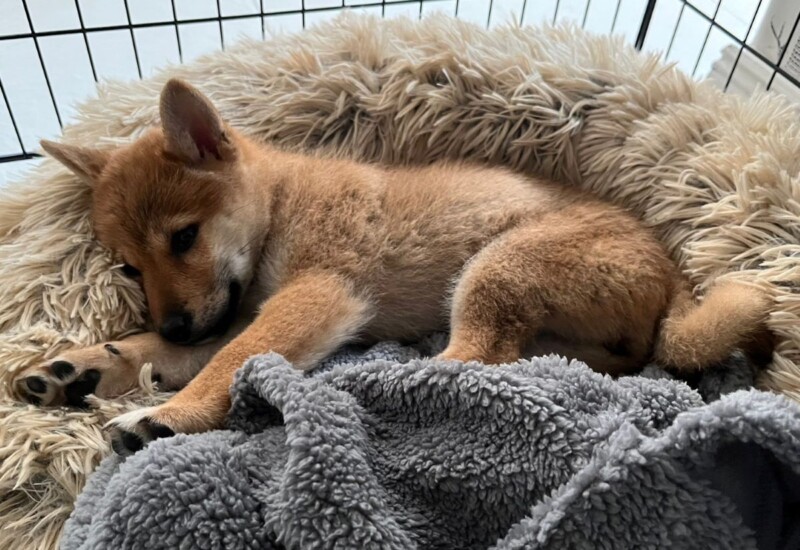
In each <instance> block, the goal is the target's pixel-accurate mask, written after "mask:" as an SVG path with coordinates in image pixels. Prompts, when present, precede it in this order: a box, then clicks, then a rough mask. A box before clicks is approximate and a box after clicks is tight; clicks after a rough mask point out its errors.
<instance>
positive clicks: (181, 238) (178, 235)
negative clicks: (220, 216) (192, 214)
mask: <svg viewBox="0 0 800 550" xmlns="http://www.w3.org/2000/svg"><path fill="white" fill-rule="evenodd" d="M197 231H198V226H197V224H196V223H193V224H192V225H188V226H186V227H184V228H183V229H181V230H180V231H176V232H175V233H173V234H172V242H171V243H170V246H171V247H172V253H173V254H175V255H176V256H177V255H179V254H184V253H186V252H188V251H189V249H190V248H192V246H193V245H194V241H195V239H197Z"/></svg>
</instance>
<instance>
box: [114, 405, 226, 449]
mask: <svg viewBox="0 0 800 550" xmlns="http://www.w3.org/2000/svg"><path fill="white" fill-rule="evenodd" d="M179 396H180V394H178V395H177V396H175V397H173V398H172V399H171V400H170V401H167V402H166V403H164V404H163V405H157V406H155V407H147V408H144V409H139V410H136V411H132V412H129V413H126V414H123V415H120V416H118V417H117V418H115V419H114V420H112V421H111V422H109V423H108V426H109V427H110V428H111V429H112V433H111V445H112V447H113V449H114V451H115V452H116V453H117V454H119V455H121V456H128V455H131V454H133V453H135V452H137V451H139V450H141V449H142V448H144V447H145V446H146V445H147V444H148V443H150V442H151V441H153V440H154V439H159V438H162V437H171V436H173V435H175V434H176V433H198V432H206V431H209V430H213V429H216V428H221V427H222V425H223V424H224V422H225V414H226V413H227V408H220V407H219V406H215V405H214V402H213V400H209V401H206V402H196V401H189V402H187V401H185V400H182V399H179Z"/></svg>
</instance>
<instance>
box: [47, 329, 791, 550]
mask: <svg viewBox="0 0 800 550" xmlns="http://www.w3.org/2000/svg"><path fill="white" fill-rule="evenodd" d="M423 353H424V350H423ZM232 392H233V407H232V410H231V413H230V417H229V429H228V430H222V431H216V432H211V433H206V434H200V435H191V436H185V435H178V436H176V437H173V438H169V439H164V440H157V441H155V442H153V443H151V444H150V445H149V446H148V447H147V448H146V449H145V450H143V451H141V452H139V453H137V454H135V455H134V456H132V457H130V458H128V459H127V460H125V461H121V460H120V459H119V458H117V457H110V458H108V459H106V460H105V461H104V463H103V464H102V465H101V467H100V468H99V470H98V471H97V472H96V473H95V474H94V475H93V477H92V478H91V479H90V481H89V484H88V486H87V488H86V490H85V491H84V492H83V494H82V495H81V497H80V498H79V499H78V503H77V507H76V509H75V512H74V513H73V515H72V516H71V518H70V520H69V521H68V523H67V527H66V530H65V534H64V538H63V539H62V548H63V549H64V550H78V549H90V548H91V549H107V548H118V549H122V548H136V549H157V548H225V549H230V548H281V547H285V548H299V549H307V548H402V549H408V548H487V547H492V546H494V547H496V548H503V549H511V548H554V549H555V548H557V549H564V548H613V549H620V548H682V549H691V548H698V549H701V548H702V549H709V548H731V549H734V548H735V549H748V548H753V549H755V548H759V549H761V550H764V549H787V550H788V549H790V548H798V547H800V408H798V406H797V405H796V404H794V403H793V402H790V401H789V400H788V399H785V398H783V397H780V396H777V395H772V394H767V393H763V392H758V391H755V390H751V391H739V392H735V393H732V394H728V395H726V396H724V397H722V399H720V400H718V401H716V402H714V403H712V404H708V405H705V404H704V403H703V401H702V399H701V398H700V395H699V394H698V393H696V392H695V391H694V390H692V389H690V388H689V387H688V386H687V385H685V384H683V383H681V382H677V381H672V380H665V379H660V380H652V379H648V378H645V377H628V378H622V379H618V380H614V379H612V378H610V377H607V376H602V375H600V374H597V373H594V372H593V371H591V370H589V369H588V368H587V367H586V366H585V365H583V364H580V363H577V362H572V363H567V362H566V360H563V359H560V358H557V357H548V358H540V359H534V360H531V361H521V362H520V363H518V364H514V365H506V366H502V367H487V366H484V365H479V364H466V365H463V364H457V363H446V362H435V361H432V360H429V359H424V358H422V355H421V354H420V350H419V349H415V348H411V347H401V346H399V345H395V344H381V345H379V346H377V347H375V348H372V349H370V350H368V351H366V352H362V353H360V354H357V353H355V352H345V353H342V354H339V355H338V356H336V357H334V358H332V359H331V360H330V361H328V363H327V365H326V366H325V367H323V368H322V369H321V371H320V372H318V373H316V374H314V375H310V376H309V375H306V374H304V373H302V372H299V371H297V370H295V369H293V368H292V367H291V365H289V364H287V363H286V362H285V361H284V360H283V359H282V358H281V357H280V356H278V355H275V354H270V355H264V356H259V357H255V358H253V359H251V360H250V361H249V362H248V363H246V365H245V366H244V367H243V368H242V369H241V370H240V371H239V373H238V374H237V377H236V382H235V384H234V386H233V389H232Z"/></svg>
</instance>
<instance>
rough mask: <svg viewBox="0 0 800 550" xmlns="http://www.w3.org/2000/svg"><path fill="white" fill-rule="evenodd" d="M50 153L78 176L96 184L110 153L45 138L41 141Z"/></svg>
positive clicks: (43, 147) (91, 183) (90, 183)
mask: <svg viewBox="0 0 800 550" xmlns="http://www.w3.org/2000/svg"><path fill="white" fill-rule="evenodd" d="M39 143H40V144H41V146H42V149H44V150H45V151H46V152H47V154H48V155H50V156H51V157H53V158H54V159H56V160H57V161H58V162H60V163H61V164H63V165H64V166H66V167H67V168H69V169H70V170H71V171H72V172H73V173H74V174H75V175H76V176H78V177H80V178H81V179H83V180H84V181H86V182H87V183H88V184H89V185H94V184H95V183H96V182H97V180H98V179H99V178H100V174H101V173H102V172H103V168H105V166H106V163H107V162H108V158H109V156H110V153H109V152H108V151H101V150H100V149H90V148H88V147H77V146H75V145H67V144H66V143H57V142H55V141H49V140H46V139H43V140H42V141H40V142H39Z"/></svg>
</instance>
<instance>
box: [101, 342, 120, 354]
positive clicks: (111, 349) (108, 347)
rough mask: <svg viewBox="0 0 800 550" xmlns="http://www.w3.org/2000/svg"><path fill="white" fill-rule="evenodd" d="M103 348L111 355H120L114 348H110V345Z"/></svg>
mask: <svg viewBox="0 0 800 550" xmlns="http://www.w3.org/2000/svg"><path fill="white" fill-rule="evenodd" d="M103 347H105V348H106V351H107V352H108V353H110V354H111V355H120V353H119V350H118V349H117V348H116V347H115V346H112V345H111V344H106V345H105V346H103Z"/></svg>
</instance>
